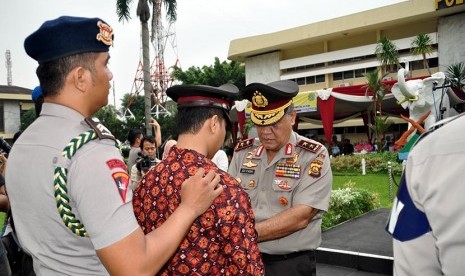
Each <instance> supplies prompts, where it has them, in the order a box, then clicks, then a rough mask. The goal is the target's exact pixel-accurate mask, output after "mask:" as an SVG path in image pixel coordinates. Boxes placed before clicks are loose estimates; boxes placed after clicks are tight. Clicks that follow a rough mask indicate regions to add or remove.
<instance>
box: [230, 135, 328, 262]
mask: <svg viewBox="0 0 465 276" xmlns="http://www.w3.org/2000/svg"><path fill="white" fill-rule="evenodd" d="M229 173H230V174H231V175H232V176H234V177H236V179H237V180H238V181H239V183H241V185H242V187H243V188H244V189H245V190H246V191H247V193H248V194H249V196H250V198H251V200H252V207H253V211H254V213H255V218H256V221H257V222H260V221H263V220H266V219H269V218H271V217H273V216H274V215H276V214H279V213H281V212H283V211H285V210H288V209H290V208H292V207H294V206H296V205H299V204H303V205H307V206H310V207H312V208H314V209H318V210H321V211H323V212H326V211H327V210H328V205H329V197H330V194H331V186H332V173H331V166H330V161H329V157H328V151H327V149H326V148H325V147H324V146H323V145H322V144H320V143H318V142H316V141H313V140H309V139H307V138H305V137H302V136H300V135H298V134H297V133H295V132H293V133H292V134H291V137H290V138H289V141H288V143H287V144H286V145H285V146H284V147H282V148H281V149H280V151H279V152H278V153H277V154H276V156H275V157H274V159H273V160H272V161H271V162H270V163H269V164H268V161H267V152H266V149H265V148H264V147H263V146H262V145H261V144H260V142H259V140H258V139H250V140H246V141H242V142H241V143H239V144H238V145H237V146H236V149H235V152H234V156H233V159H232V161H231V164H230V166H229ZM323 212H320V213H319V214H317V215H316V216H315V217H314V218H313V219H312V221H311V222H310V223H309V224H308V226H307V227H306V228H305V229H302V230H300V231H297V232H294V233H292V234H290V235H288V236H286V237H283V238H280V239H276V240H272V241H267V242H261V243H260V244H259V246H260V251H261V252H263V253H267V254H287V253H292V252H297V251H303V250H312V249H316V248H317V247H318V246H319V245H320V243H321V215H322V213H323Z"/></svg>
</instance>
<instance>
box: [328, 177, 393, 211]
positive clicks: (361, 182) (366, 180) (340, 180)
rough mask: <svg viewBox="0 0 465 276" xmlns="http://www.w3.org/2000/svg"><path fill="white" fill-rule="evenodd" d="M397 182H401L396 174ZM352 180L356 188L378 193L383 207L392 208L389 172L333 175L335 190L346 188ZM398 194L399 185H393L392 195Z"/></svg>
mask: <svg viewBox="0 0 465 276" xmlns="http://www.w3.org/2000/svg"><path fill="white" fill-rule="evenodd" d="M394 179H395V182H396V183H397V184H399V181H400V176H394ZM349 181H351V182H352V183H355V187H356V188H360V189H365V190H368V191H370V192H374V193H377V194H378V196H379V200H380V203H381V207H382V208H391V206H392V203H391V201H390V199H389V176H388V175H387V174H367V175H361V174H358V175H355V174H353V175H349V174H347V175H342V174H340V173H337V174H334V175H333V190H335V189H338V188H344V184H345V183H347V182H349ZM396 194H397V186H396V185H395V184H394V183H393V185H392V197H393V198H394V197H395V196H396Z"/></svg>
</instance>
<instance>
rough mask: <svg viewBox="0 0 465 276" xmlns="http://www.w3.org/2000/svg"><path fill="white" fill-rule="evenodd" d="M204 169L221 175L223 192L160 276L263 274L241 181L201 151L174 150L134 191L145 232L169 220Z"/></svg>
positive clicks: (137, 216)
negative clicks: (188, 183) (191, 180)
mask: <svg viewBox="0 0 465 276" xmlns="http://www.w3.org/2000/svg"><path fill="white" fill-rule="evenodd" d="M199 168H204V169H205V171H206V172H208V171H210V170H214V171H215V172H216V173H217V174H220V176H221V184H222V185H223V187H224V191H223V193H222V194H221V195H220V196H219V197H218V198H216V199H215V201H214V202H213V204H212V206H211V207H210V208H209V209H208V210H207V211H206V212H205V213H203V214H202V215H201V216H199V217H198V218H197V219H196V220H195V221H194V223H193V224H192V226H191V228H190V230H189V232H188V234H187V236H186V238H184V240H183V241H182V242H181V245H180V246H179V248H178V250H177V252H176V253H175V254H174V255H173V257H172V258H171V259H170V260H169V261H168V262H167V264H166V265H165V266H164V267H163V268H162V269H161V271H160V272H159V273H158V275H241V274H242V275H263V274H264V266H263V263H262V260H261V257H260V251H259V248H258V245H257V235H256V232H255V217H254V214H253V212H252V207H251V203H250V198H249V196H248V195H247V193H246V192H245V191H244V190H243V189H242V187H241V186H240V185H239V183H238V182H237V180H236V179H234V178H233V177H232V176H231V175H229V174H228V173H226V172H223V171H221V170H219V169H218V167H217V166H216V165H215V164H214V163H213V162H211V160H210V159H208V158H206V157H205V156H203V155H202V154H200V153H198V152H196V151H193V150H187V149H180V148H177V147H176V146H173V148H171V150H170V152H169V156H168V157H167V158H166V159H165V160H163V161H162V162H161V163H159V164H158V165H157V166H155V167H154V168H152V169H151V170H150V171H149V172H148V173H147V174H146V175H145V177H144V178H143V179H142V180H141V182H140V184H139V185H138V187H137V188H136V190H135V191H134V198H133V205H134V213H135V215H136V218H137V221H138V222H139V224H140V226H141V227H142V229H143V231H144V233H145V234H147V233H149V232H151V231H153V230H155V229H156V228H157V227H160V226H161V225H162V224H163V223H164V222H165V221H166V220H167V219H168V218H169V217H170V215H171V214H172V213H173V212H174V210H175V209H176V208H177V207H178V205H179V203H180V202H181V196H180V190H181V185H182V183H183V181H184V180H185V179H186V178H188V177H189V176H191V175H194V174H195V173H196V172H197V170H198V169H199Z"/></svg>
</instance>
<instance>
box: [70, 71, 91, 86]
mask: <svg viewBox="0 0 465 276" xmlns="http://www.w3.org/2000/svg"><path fill="white" fill-rule="evenodd" d="M68 77H69V78H71V79H72V82H73V84H74V86H75V87H76V89H78V90H79V91H81V92H85V91H87V89H88V86H89V82H90V83H92V75H91V72H90V71H89V70H87V69H85V68H84V67H81V66H78V67H76V68H74V69H73V70H71V72H70V73H69V75H68Z"/></svg>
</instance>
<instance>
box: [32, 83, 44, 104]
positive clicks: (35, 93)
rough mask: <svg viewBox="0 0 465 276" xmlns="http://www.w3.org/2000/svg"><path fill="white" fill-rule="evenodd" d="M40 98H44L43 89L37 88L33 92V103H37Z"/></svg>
mask: <svg viewBox="0 0 465 276" xmlns="http://www.w3.org/2000/svg"><path fill="white" fill-rule="evenodd" d="M40 96H42V88H40V86H36V87H35V88H34V90H32V101H33V102H36V101H37V99H38V98H39V97H40Z"/></svg>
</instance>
